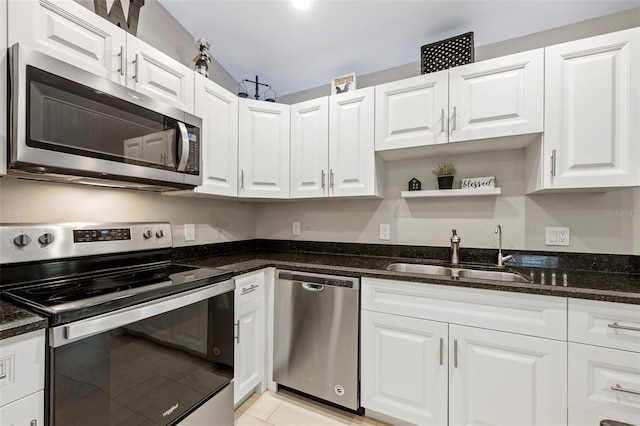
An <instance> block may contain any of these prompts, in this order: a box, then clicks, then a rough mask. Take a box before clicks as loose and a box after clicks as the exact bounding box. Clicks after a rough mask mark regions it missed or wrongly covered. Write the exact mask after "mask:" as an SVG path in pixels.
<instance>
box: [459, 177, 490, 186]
mask: <svg viewBox="0 0 640 426" xmlns="http://www.w3.org/2000/svg"><path fill="white" fill-rule="evenodd" d="M495 186H496V178H495V176H486V177H476V178H466V179H462V185H461V187H462V188H463V189H474V188H493V187H495Z"/></svg>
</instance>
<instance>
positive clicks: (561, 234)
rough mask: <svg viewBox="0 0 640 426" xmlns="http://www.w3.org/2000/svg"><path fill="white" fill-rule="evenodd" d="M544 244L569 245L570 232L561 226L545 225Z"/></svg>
mask: <svg viewBox="0 0 640 426" xmlns="http://www.w3.org/2000/svg"><path fill="white" fill-rule="evenodd" d="M544 244H545V245H547V246H568V245H571V232H570V230H569V228H566V227H562V226H547V227H546V228H545V238H544Z"/></svg>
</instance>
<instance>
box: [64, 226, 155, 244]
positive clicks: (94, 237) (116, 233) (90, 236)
mask: <svg viewBox="0 0 640 426" xmlns="http://www.w3.org/2000/svg"><path fill="white" fill-rule="evenodd" d="M143 235H144V234H143ZM130 239H131V229H129V228H115V229H74V230H73V242H74V243H89V242H94V241H121V240H130Z"/></svg>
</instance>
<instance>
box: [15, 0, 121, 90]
mask: <svg viewBox="0 0 640 426" xmlns="http://www.w3.org/2000/svg"><path fill="white" fill-rule="evenodd" d="M8 3H9V20H8V29H9V46H11V45H13V44H14V43H21V44H25V45H27V46H30V47H32V48H34V49H38V50H40V51H42V52H44V53H46V54H47V55H50V56H53V57H55V58H58V59H60V60H62V61H65V62H68V63H70V64H72V65H74V66H76V67H79V68H82V69H85V70H87V71H89V72H92V73H94V74H97V75H100V76H102V77H105V78H108V79H109V80H112V81H115V82H118V83H120V84H123V85H124V84H125V67H124V65H125V60H126V56H125V55H126V43H127V37H126V34H127V33H126V32H125V31H124V30H122V29H121V28H118V27H117V26H115V25H113V24H112V23H110V22H109V21H107V20H105V19H103V18H101V17H100V16H98V15H96V14H95V13H93V12H92V11H90V10H88V9H87V8H85V7H83V6H81V5H80V4H78V3H76V2H74V1H71V0H58V1H49V0H20V1H10V2H8ZM3 28H4V26H3Z"/></svg>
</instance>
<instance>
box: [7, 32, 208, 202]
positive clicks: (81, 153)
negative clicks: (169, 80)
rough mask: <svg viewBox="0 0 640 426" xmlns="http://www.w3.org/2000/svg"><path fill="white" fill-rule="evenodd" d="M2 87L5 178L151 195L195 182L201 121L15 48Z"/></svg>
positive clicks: (27, 49)
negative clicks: (6, 148)
mask: <svg viewBox="0 0 640 426" xmlns="http://www.w3.org/2000/svg"><path fill="white" fill-rule="evenodd" d="M9 85H10V93H9V98H10V99H9V105H10V111H9V114H10V118H9V126H10V129H9V135H10V137H9V141H10V143H9V155H8V167H7V169H8V170H7V173H8V174H9V175H13V176H16V177H23V178H32V179H39V180H53V181H59V182H71V183H84V184H96V185H98V184H99V185H106V186H115V187H127V188H135V189H142V190H150V191H164V190H171V189H186V188H193V187H195V186H198V185H200V184H201V183H202V176H201V172H200V170H201V167H200V164H201V158H200V157H201V156H200V152H201V149H200V147H201V141H200V128H201V127H202V120H201V119H200V118H198V117H195V116H193V115H191V114H188V113H186V112H184V111H181V110H179V109H177V108H174V107H172V106H169V105H166V104H164V103H161V102H159V101H157V100H154V99H151V98H149V97H148V96H146V95H142V94H140V93H137V92H134V91H133V90H131V89H128V88H127V87H124V86H121V85H119V84H117V83H115V82H112V81H110V80H107V79H105V78H102V77H100V76H97V75H94V74H91V73H89V72H87V71H84V70H81V69H79V68H76V67H74V66H73V65H70V64H68V63H65V62H62V61H60V60H58V59H56V58H53V57H50V56H47V55H45V54H43V53H39V52H38V51H35V50H32V49H30V48H27V47H25V46H22V45H18V44H16V45H14V46H12V47H11V48H10V49H9Z"/></svg>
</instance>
